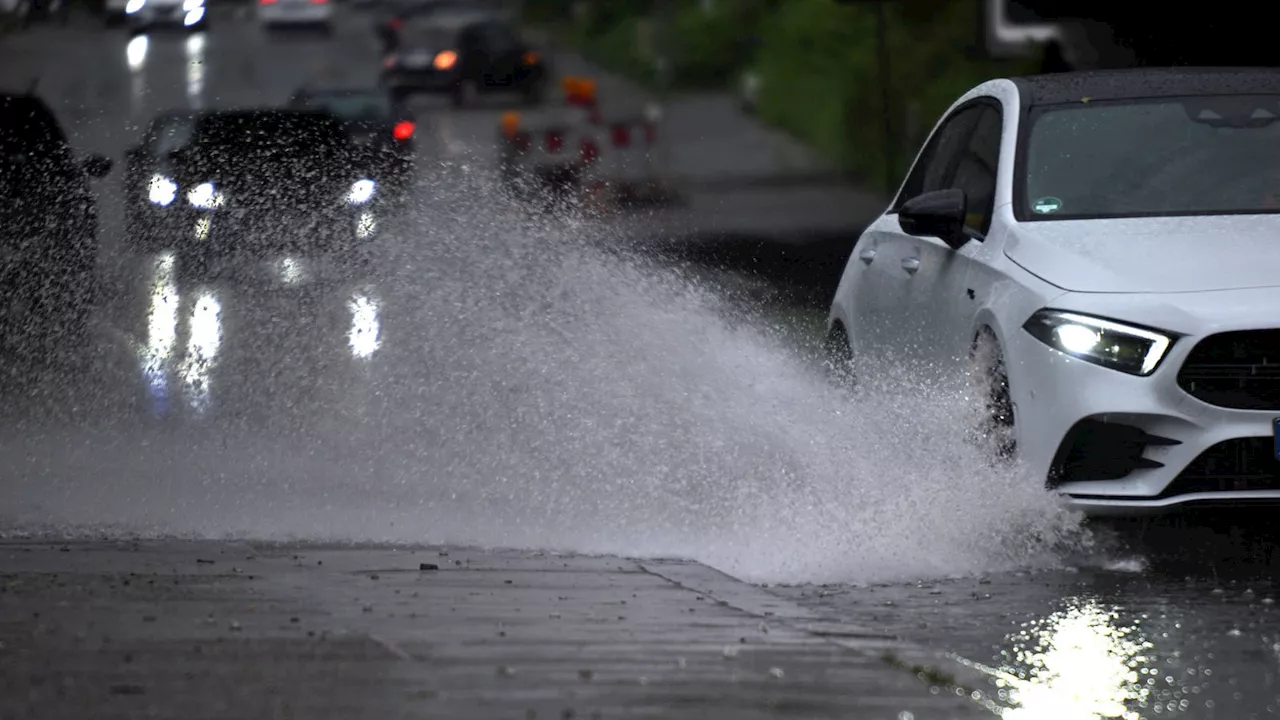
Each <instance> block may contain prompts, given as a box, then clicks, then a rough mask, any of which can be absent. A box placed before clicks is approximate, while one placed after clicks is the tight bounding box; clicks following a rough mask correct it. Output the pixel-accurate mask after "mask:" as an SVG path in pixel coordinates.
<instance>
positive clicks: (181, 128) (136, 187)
mask: <svg viewBox="0 0 1280 720" xmlns="http://www.w3.org/2000/svg"><path fill="white" fill-rule="evenodd" d="M201 115H202V113H200V112H199V111H192V110H174V111H169V112H163V113H160V114H159V115H157V116H156V117H155V118H153V119H152V121H151V123H150V124H149V125H148V126H147V129H146V130H145V131H144V132H143V134H142V140H141V141H140V142H139V143H138V144H137V145H135V146H133V147H131V148H129V149H128V150H127V151H125V171H124V197H125V209H124V218H125V235H126V239H127V241H128V243H129V245H130V246H132V247H134V248H136V249H139V250H152V249H155V248H156V247H160V246H164V245H165V244H166V243H168V242H170V241H171V238H170V237H169V235H172V234H174V233H183V232H186V231H189V230H190V228H177V227H170V226H168V224H167V223H165V222H164V221H165V220H166V219H167V218H168V217H170V216H171V215H173V213H172V211H171V210H170V208H171V207H172V206H173V205H174V203H176V202H177V201H178V186H177V184H176V183H175V181H174V179H173V178H174V173H175V169H174V157H173V153H175V152H177V151H179V150H182V149H184V148H186V147H187V146H188V145H189V144H190V143H191V137H192V135H193V134H194V133H195V127H196V121H197V120H199V119H200V117H201Z"/></svg>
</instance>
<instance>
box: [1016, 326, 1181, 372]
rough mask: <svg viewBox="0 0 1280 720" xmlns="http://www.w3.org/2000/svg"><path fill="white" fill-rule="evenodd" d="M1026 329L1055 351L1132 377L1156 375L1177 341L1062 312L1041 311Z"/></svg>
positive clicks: (1161, 335) (1137, 329) (1024, 327)
mask: <svg viewBox="0 0 1280 720" xmlns="http://www.w3.org/2000/svg"><path fill="white" fill-rule="evenodd" d="M1022 327H1023V329H1024V330H1026V331H1027V332H1029V333H1031V335H1032V337H1034V338H1036V339H1037V340H1039V341H1040V342H1042V343H1044V344H1046V345H1048V346H1049V347H1051V348H1053V349H1055V350H1059V351H1061V352H1064V353H1066V354H1068V355H1071V356H1072V357H1076V358H1079V359H1081V360H1084V361H1085V362H1090V363H1093V364H1094V365H1101V366H1102V367H1106V368H1111V369H1112V370H1119V371H1120V372H1124V373H1129V374H1130V375H1143V376H1145V375H1150V374H1151V373H1153V372H1155V371H1156V368H1157V367H1159V365H1160V361H1161V360H1163V359H1164V357H1165V354H1166V353H1168V351H1169V348H1170V346H1172V345H1173V341H1174V340H1175V339H1176V336H1173V335H1167V334H1164V333H1161V332H1157V331H1155V330H1150V329H1148V328H1141V327H1134V326H1132V325H1125V324H1123V323H1118V322H1115V321H1113V320H1104V319H1102V318H1096V317H1091V316H1089V315H1079V314H1077V313H1070V312H1063V311H1061V310H1041V311H1039V312H1037V313H1036V314H1035V315H1032V316H1031V319H1030V320H1027V322H1026V323H1025V324H1024V325H1023V326H1022Z"/></svg>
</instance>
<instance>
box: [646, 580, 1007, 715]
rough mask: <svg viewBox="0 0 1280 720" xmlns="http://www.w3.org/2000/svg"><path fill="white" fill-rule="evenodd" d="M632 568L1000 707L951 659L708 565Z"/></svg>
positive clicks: (970, 669) (976, 673) (985, 685)
mask: <svg viewBox="0 0 1280 720" xmlns="http://www.w3.org/2000/svg"><path fill="white" fill-rule="evenodd" d="M635 562H636V564H637V565H638V566H639V567H640V569H641V570H643V571H644V572H646V573H649V574H650V575H654V576H656V577H660V578H662V579H663V580H666V581H667V582H670V583H672V584H674V585H677V586H679V587H681V588H684V589H685V590H689V591H691V592H696V593H698V594H700V595H703V596H705V597H707V598H709V599H711V600H714V601H716V602H717V603H719V604H721V605H725V606H728V607H731V608H733V609H735V610H738V611H740V612H743V613H746V614H748V615H751V616H753V617H756V618H758V619H760V621H761V622H764V623H768V624H773V625H777V626H779V627H783V628H786V629H789V630H792V631H794V632H799V633H803V634H805V635H808V636H810V637H813V638H818V639H821V640H823V641H825V642H828V643H831V644H833V645H838V646H840V647H842V648H845V649H847V650H853V651H855V652H859V653H862V654H874V655H878V656H879V657H880V659H881V661H882V662H883V663H884V665H885V668H886V669H893V670H899V671H902V672H910V673H912V674H913V675H915V676H916V678H917V679H919V680H920V681H921V682H922V683H924V684H925V685H926V686H930V687H933V688H938V692H946V693H949V694H954V695H955V696H957V697H966V696H968V698H969V699H970V700H971V701H972V702H973V703H974V704H975V705H976V708H975V709H977V710H984V709H985V710H987V711H989V712H992V713H993V714H998V709H999V708H1000V707H1002V706H1001V705H999V704H998V701H997V699H996V697H995V691H994V690H993V689H992V686H991V683H990V676H988V675H986V674H984V673H983V672H981V671H980V670H978V669H977V668H975V667H974V666H973V664H971V663H965V662H963V661H961V660H960V659H958V658H957V657H956V656H954V655H952V654H950V653H946V652H943V651H939V650H931V649H929V648H926V647H923V646H920V645H916V644H914V643H911V642H908V641H906V640H902V639H901V638H899V637H898V636H896V635H887V634H885V633H881V632H876V631H874V630H870V629H868V628H864V627H860V626H857V625H852V624H849V623H841V622H833V621H830V620H828V619H826V618H824V617H822V616H821V615H818V614H816V613H814V612H813V611H811V610H808V609H806V608H804V607H802V606H800V605H798V604H796V603H794V602H792V601H790V600H787V599H785V598H781V597H777V596H775V595H773V594H772V593H769V592H768V591H766V590H764V589H762V588H760V587H758V586H756V585H752V584H750V583H747V582H744V581H742V580H738V579H737V578H734V577H732V576H731V575H727V574H725V573H723V572H721V571H719V570H716V569H714V568H711V567H708V566H706V565H701V564H697V563H692V562H688V561H683V560H636V561H635Z"/></svg>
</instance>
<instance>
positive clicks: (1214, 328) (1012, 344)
mask: <svg viewBox="0 0 1280 720" xmlns="http://www.w3.org/2000/svg"><path fill="white" fill-rule="evenodd" d="M1056 304H1057V305H1058V306H1060V307H1061V306H1063V305H1065V307H1064V308H1063V309H1068V310H1072V311H1075V312H1081V313H1083V314H1088V315H1094V316H1101V317H1112V318H1117V319H1119V320H1121V321H1123V320H1125V319H1128V318H1142V320H1140V321H1137V320H1135V321H1134V324H1138V325H1143V326H1147V327H1157V328H1168V329H1170V330H1172V331H1175V332H1178V333H1180V334H1181V335H1182V336H1181V337H1179V338H1177V339H1176V340H1175V342H1174V343H1173V345H1172V346H1171V347H1170V349H1169V350H1168V352H1167V354H1166V356H1165V357H1164V359H1163V360H1162V362H1161V364H1160V365H1159V367H1158V368H1157V369H1156V371H1155V372H1154V373H1153V374H1152V375H1151V376H1149V377H1138V376H1134V375H1129V374H1125V373H1122V372H1118V371H1116V370H1112V369H1108V368H1105V367H1100V366H1098V365H1095V364H1092V363H1089V362H1086V361H1083V360H1080V359H1078V358H1075V357H1072V356H1069V355H1067V354H1064V353H1061V352H1059V351H1057V350H1054V349H1052V348H1050V347H1049V346H1048V345H1045V344H1044V343H1042V342H1041V341H1039V340H1037V339H1036V338H1034V337H1032V336H1031V335H1030V334H1028V333H1027V332H1026V331H1025V330H1023V329H1021V328H1018V329H1016V330H1012V331H1010V332H1008V333H1007V335H1008V337H1006V338H1004V345H1005V355H1006V358H1007V360H1008V373H1009V380H1010V392H1011V394H1012V396H1013V399H1014V402H1015V405H1016V410H1015V415H1016V424H1017V432H1018V444H1019V455H1020V457H1021V458H1022V460H1023V462H1025V463H1026V464H1027V465H1028V467H1029V469H1030V470H1032V471H1033V472H1034V473H1035V477H1042V478H1048V483H1049V486H1050V487H1052V488H1053V489H1054V490H1055V491H1056V492H1059V493H1062V494H1063V496H1064V497H1065V499H1066V500H1067V502H1068V503H1069V504H1070V505H1071V506H1073V507H1075V508H1076V509H1079V510H1081V511H1083V512H1084V513H1086V514H1089V515H1144V514H1161V513H1165V512H1169V511H1175V510H1180V509H1184V508H1188V507H1192V506H1198V505H1230V506H1235V505H1251V504H1271V503H1276V504H1280V461H1278V460H1277V459H1276V441H1275V430H1274V429H1273V422H1274V421H1275V420H1276V419H1277V418H1280V403H1277V404H1276V405H1275V407H1272V408H1270V409H1265V410H1259V409H1235V408H1230V407H1222V406H1220V405H1219V404H1211V403H1210V402H1206V401H1205V400H1202V399H1199V398H1197V397H1195V396H1193V395H1192V394H1191V392H1190V391H1189V390H1188V389H1184V385H1187V383H1186V382H1183V383H1181V384H1180V383H1179V371H1180V370H1181V369H1182V368H1183V366H1184V364H1185V363H1186V362H1187V360H1188V357H1189V356H1190V355H1191V353H1192V350H1193V349H1194V348H1195V347H1196V345H1197V343H1199V342H1200V341H1202V340H1204V339H1205V338H1207V337H1209V336H1211V335H1216V334H1219V333H1224V332H1231V331H1237V330H1249V331H1255V330H1258V331H1260V330H1266V329H1271V328H1277V327H1280V321H1277V319H1276V317H1275V314H1274V310H1273V309H1274V308H1275V307H1277V306H1280V288H1263V289H1251V290H1237V291H1221V292H1208V293H1196V294H1194V295H1192V294H1187V295H1182V296H1173V295H1166V296H1127V297H1122V296H1107V295H1101V294H1095V295H1089V296H1084V295H1068V296H1065V297H1064V298H1060V299H1059V301H1058V303H1056ZM1126 305H1129V306H1130V307H1125V306H1126ZM1117 309H1121V310H1122V312H1117ZM1275 356H1276V359H1275V363H1276V365H1277V372H1276V383H1277V384H1278V385H1280V347H1277V348H1276V353H1275ZM1264 368H1265V366H1260V367H1259V368H1258V371H1259V372H1267V371H1265V369H1264ZM1232 372H1247V369H1245V370H1242V369H1241V368H1237V369H1236V370H1233V371H1232ZM1228 381H1229V379H1228ZM1240 381H1241V382H1242V383H1244V382H1247V381H1248V380H1247V378H1243V377H1242V378H1241V380H1240ZM1254 385H1255V386H1256V383H1255V384H1254Z"/></svg>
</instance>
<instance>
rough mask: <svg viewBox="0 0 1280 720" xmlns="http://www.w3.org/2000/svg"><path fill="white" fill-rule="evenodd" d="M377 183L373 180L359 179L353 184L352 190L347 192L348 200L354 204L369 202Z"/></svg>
mask: <svg viewBox="0 0 1280 720" xmlns="http://www.w3.org/2000/svg"><path fill="white" fill-rule="evenodd" d="M376 187H377V183H375V182H374V181H372V180H357V181H355V183H353V184H352V185H351V192H349V193H347V202H349V203H351V204H352V205H363V204H365V203H367V202H369V198H372V197H373V191H374V188H376Z"/></svg>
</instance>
